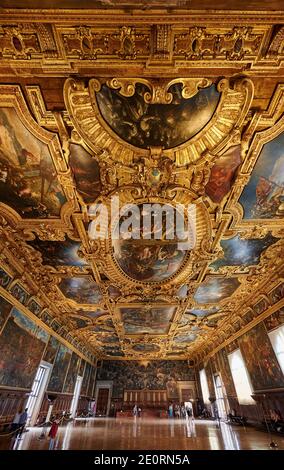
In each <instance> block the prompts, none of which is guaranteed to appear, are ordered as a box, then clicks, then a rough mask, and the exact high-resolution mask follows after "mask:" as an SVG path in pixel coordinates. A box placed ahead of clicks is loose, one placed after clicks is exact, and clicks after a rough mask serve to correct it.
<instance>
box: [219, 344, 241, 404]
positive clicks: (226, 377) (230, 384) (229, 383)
mask: <svg viewBox="0 0 284 470" xmlns="http://www.w3.org/2000/svg"><path fill="white" fill-rule="evenodd" d="M216 359H217V364H218V367H219V371H220V373H221V377H222V381H223V384H224V387H225V391H226V395H227V397H236V396H237V394H236V390H235V385H234V381H233V377H232V374H231V369H230V364H229V361H228V356H227V352H226V350H225V349H221V351H218V353H217V354H216Z"/></svg>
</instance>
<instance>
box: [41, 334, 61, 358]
mask: <svg viewBox="0 0 284 470" xmlns="http://www.w3.org/2000/svg"><path fill="white" fill-rule="evenodd" d="M59 344H60V343H59V341H58V340H57V339H56V338H54V336H50V338H49V341H48V344H47V346H46V350H45V352H44V356H43V360H44V361H46V362H49V363H50V364H53V363H54V360H55V357H56V353H57V350H58V348H59Z"/></svg>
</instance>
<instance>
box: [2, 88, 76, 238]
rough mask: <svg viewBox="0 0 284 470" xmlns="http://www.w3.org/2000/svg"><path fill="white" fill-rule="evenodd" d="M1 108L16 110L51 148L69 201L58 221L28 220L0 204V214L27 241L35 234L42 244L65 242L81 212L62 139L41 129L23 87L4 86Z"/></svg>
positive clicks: (26, 125) (53, 219) (19, 116)
mask: <svg viewBox="0 0 284 470" xmlns="http://www.w3.org/2000/svg"><path fill="white" fill-rule="evenodd" d="M0 108H12V109H14V110H15V112H16V114H17V116H18V118H19V119H20V121H21V122H22V124H23V125H24V127H25V128H26V129H27V130H28V131H29V132H30V133H31V134H32V135H33V136H34V137H36V138H37V139H38V140H39V141H40V142H42V143H43V144H45V145H46V146H47V148H48V150H49V153H50V155H51V158H52V162H53V164H54V168H55V170H56V173H57V178H58V181H59V183H60V185H61V187H62V190H63V192H64V194H65V196H66V200H67V202H66V203H65V204H64V206H63V207H62V208H61V213H60V217H58V218H49V219H40V218H39V219H28V218H27V219H24V218H21V216H20V215H19V214H18V213H17V212H16V211H15V210H14V209H12V208H11V207H9V206H7V205H6V204H4V203H0V214H1V215H3V217H4V218H5V219H6V220H7V222H8V223H9V224H10V225H12V226H13V227H15V228H17V229H19V230H22V231H23V233H24V235H25V236H26V238H27V239H33V238H34V236H35V234H37V235H38V236H39V238H40V239H42V240H46V239H49V240H50V239H54V240H62V239H64V237H65V234H66V233H67V234H68V235H69V234H70V236H71V237H72V234H73V227H72V223H71V221H70V218H71V215H72V213H73V211H74V210H77V209H78V205H77V203H76V199H75V195H74V191H73V188H74V184H73V180H72V177H71V173H70V170H69V169H68V167H67V165H66V162H65V159H64V155H63V153H62V150H61V146H60V142H59V139H58V136H57V135H56V134H55V133H52V132H50V131H47V130H45V129H43V128H42V127H40V126H39V125H38V123H37V122H36V121H35V120H34V119H33V117H32V116H31V114H30V111H29V109H28V107H27V105H26V102H25V99H24V96H23V94H22V91H21V88H20V86H19V85H0Z"/></svg>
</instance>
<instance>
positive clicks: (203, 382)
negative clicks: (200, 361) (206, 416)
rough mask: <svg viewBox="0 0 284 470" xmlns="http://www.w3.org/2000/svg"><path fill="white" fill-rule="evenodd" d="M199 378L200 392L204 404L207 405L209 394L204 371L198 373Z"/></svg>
mask: <svg viewBox="0 0 284 470" xmlns="http://www.w3.org/2000/svg"><path fill="white" fill-rule="evenodd" d="M199 377H200V385H201V390H202V396H203V401H204V403H207V404H208V403H210V401H209V396H210V393H209V388H208V383H207V377H206V372H205V369H202V370H200V371H199Z"/></svg>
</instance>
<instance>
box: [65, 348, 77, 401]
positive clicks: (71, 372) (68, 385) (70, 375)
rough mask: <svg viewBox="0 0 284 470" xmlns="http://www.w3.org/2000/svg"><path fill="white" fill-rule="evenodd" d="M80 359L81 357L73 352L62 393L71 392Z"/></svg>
mask: <svg viewBox="0 0 284 470" xmlns="http://www.w3.org/2000/svg"><path fill="white" fill-rule="evenodd" d="M80 361H81V358H80V357H79V356H77V354H75V353H74V352H73V353H72V357H71V361H70V364H69V369H68V372H67V376H66V380H65V384H64V390H63V391H64V393H73V391H74V387H75V383H76V379H77V375H78V370H79V366H80Z"/></svg>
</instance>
